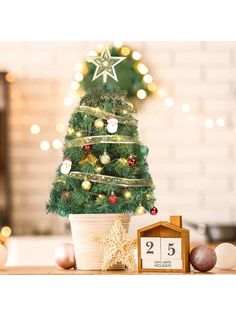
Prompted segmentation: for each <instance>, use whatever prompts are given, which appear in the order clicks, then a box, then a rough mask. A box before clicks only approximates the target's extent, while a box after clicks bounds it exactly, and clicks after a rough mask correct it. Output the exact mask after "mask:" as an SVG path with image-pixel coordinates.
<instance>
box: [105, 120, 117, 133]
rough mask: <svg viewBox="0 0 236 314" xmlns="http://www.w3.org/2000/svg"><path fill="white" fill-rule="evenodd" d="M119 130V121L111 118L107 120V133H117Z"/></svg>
mask: <svg viewBox="0 0 236 314" xmlns="http://www.w3.org/2000/svg"><path fill="white" fill-rule="evenodd" d="M117 129H118V121H117V119H116V118H110V119H108V120H107V131H108V132H109V133H111V134H112V133H116V131H117Z"/></svg>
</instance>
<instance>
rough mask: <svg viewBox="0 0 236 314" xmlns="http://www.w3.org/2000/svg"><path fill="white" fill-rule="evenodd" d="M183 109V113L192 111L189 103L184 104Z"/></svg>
mask: <svg viewBox="0 0 236 314" xmlns="http://www.w3.org/2000/svg"><path fill="white" fill-rule="evenodd" d="M181 109H182V111H183V112H189V111H190V106H189V104H188V103H184V104H182V106H181Z"/></svg>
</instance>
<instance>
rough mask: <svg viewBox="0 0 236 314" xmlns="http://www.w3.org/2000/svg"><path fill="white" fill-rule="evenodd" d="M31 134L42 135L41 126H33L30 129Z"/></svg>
mask: <svg viewBox="0 0 236 314" xmlns="http://www.w3.org/2000/svg"><path fill="white" fill-rule="evenodd" d="M30 132H31V133H32V134H34V135H36V134H39V133H40V126H39V125H38V124H32V125H31V127H30Z"/></svg>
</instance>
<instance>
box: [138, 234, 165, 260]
mask: <svg viewBox="0 0 236 314" xmlns="http://www.w3.org/2000/svg"><path fill="white" fill-rule="evenodd" d="M141 255H142V258H146V259H160V258H161V238H158V237H147V238H141Z"/></svg>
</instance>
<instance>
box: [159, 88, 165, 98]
mask: <svg viewBox="0 0 236 314" xmlns="http://www.w3.org/2000/svg"><path fill="white" fill-rule="evenodd" d="M158 95H159V96H160V97H161V98H163V97H165V96H166V91H165V90H164V89H162V88H160V89H159V90H158Z"/></svg>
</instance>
